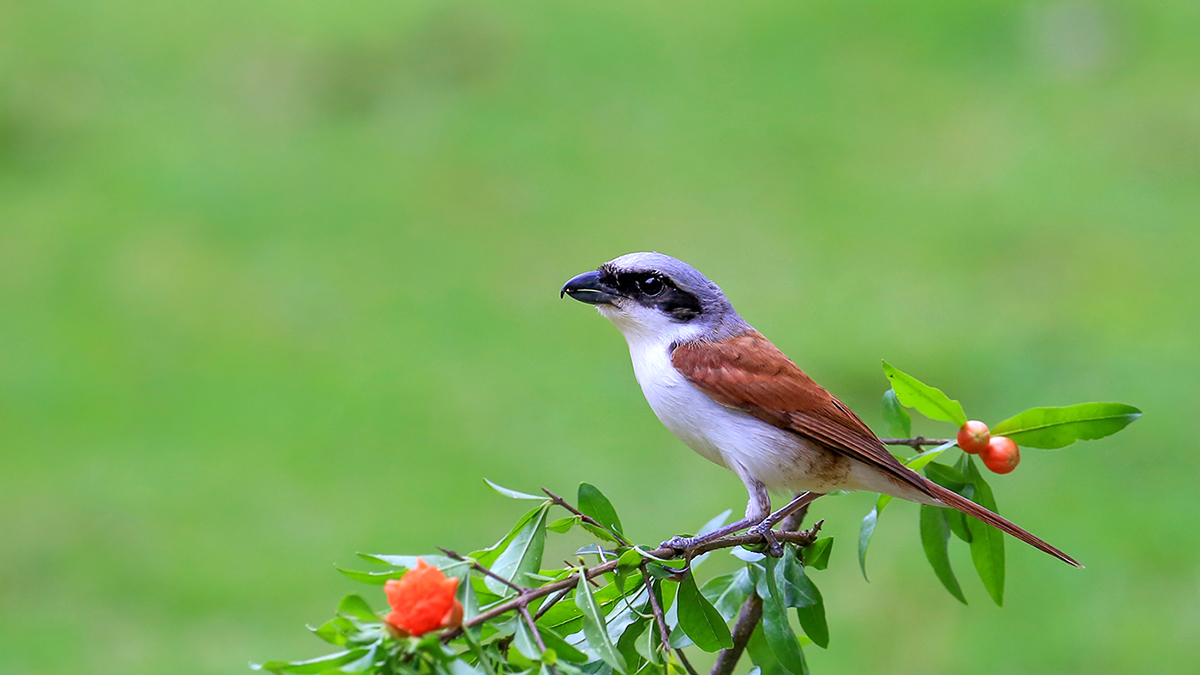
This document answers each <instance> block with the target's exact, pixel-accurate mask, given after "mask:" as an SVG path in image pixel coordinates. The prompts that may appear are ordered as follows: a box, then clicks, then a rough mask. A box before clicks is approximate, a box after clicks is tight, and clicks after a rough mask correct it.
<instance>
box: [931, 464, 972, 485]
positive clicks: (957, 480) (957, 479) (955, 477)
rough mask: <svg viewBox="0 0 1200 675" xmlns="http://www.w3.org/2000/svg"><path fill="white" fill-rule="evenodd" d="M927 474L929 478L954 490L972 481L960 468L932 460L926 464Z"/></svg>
mask: <svg viewBox="0 0 1200 675" xmlns="http://www.w3.org/2000/svg"><path fill="white" fill-rule="evenodd" d="M925 475H926V476H928V477H929V480H931V481H933V482H935V483H937V484H938V485H941V486H942V487H944V488H946V489H947V490H950V491H952V492H958V491H959V490H962V489H963V488H964V487H966V485H967V483H969V482H970V481H968V480H967V477H966V476H964V475H962V472H960V471H959V470H958V469H955V468H954V467H950V466H946V465H945V464H938V463H937V462H930V463H929V464H927V465H926V466H925Z"/></svg>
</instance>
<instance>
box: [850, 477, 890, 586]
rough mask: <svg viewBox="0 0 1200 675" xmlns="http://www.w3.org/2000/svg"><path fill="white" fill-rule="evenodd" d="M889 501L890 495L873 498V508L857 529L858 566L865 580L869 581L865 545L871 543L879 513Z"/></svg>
mask: <svg viewBox="0 0 1200 675" xmlns="http://www.w3.org/2000/svg"><path fill="white" fill-rule="evenodd" d="M891 501H892V498H891V496H890V495H879V499H877V500H875V508H873V509H871V512H870V513H868V514H867V516H866V517H865V518H863V521H862V526H861V527H860V528H859V530H858V566H859V568H860V569H862V575H863V579H866V580H867V581H870V579H868V578H867V546H869V545H870V544H871V535H873V534H875V526H876V525H878V524H879V514H881V513H883V510H884V509H885V508H886V507H887V505H888V504H889V503H890V502H891Z"/></svg>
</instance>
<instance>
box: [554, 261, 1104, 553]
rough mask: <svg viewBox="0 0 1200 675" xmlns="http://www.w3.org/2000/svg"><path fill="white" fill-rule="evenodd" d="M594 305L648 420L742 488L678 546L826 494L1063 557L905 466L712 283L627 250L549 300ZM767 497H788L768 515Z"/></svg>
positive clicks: (766, 533)
mask: <svg viewBox="0 0 1200 675" xmlns="http://www.w3.org/2000/svg"><path fill="white" fill-rule="evenodd" d="M563 296H570V297H571V298H573V299H575V300H578V301H580V302H583V303H586V304H589V305H594V306H595V307H596V309H597V310H598V311H599V312H600V314H601V315H603V316H604V317H605V318H607V319H608V320H609V321H611V322H612V323H613V324H615V325H616V327H617V329H618V330H620V332H621V334H622V335H623V336H624V337H625V341H626V342H627V343H628V346H629V355H630V358H631V360H632V361H633V372H634V375H635V377H636V378H637V381H638V384H639V385H640V386H641V389H642V393H643V394H644V395H645V398H646V401H647V402H648V403H649V404H650V408H651V409H652V410H653V411H654V414H655V415H656V416H657V417H658V419H659V420H660V421H661V422H662V424H663V425H664V426H665V427H666V428H667V429H668V430H670V431H671V433H672V434H674V435H675V436H676V437H677V438H678V439H679V440H680V441H682V442H683V443H684V444H685V445H687V446H688V447H689V448H691V449H692V450H694V451H695V452H696V453H697V454H699V455H700V456H701V457H704V458H705V459H707V460H709V461H711V462H714V463H715V464H718V465H720V466H722V467H725V468H726V469H729V470H730V471H732V472H733V473H734V474H736V475H737V477H738V478H739V479H741V481H742V483H743V484H744V485H745V487H746V491H747V492H748V493H749V500H748V502H747V505H746V512H745V518H743V519H741V520H738V521H736V522H734V523H731V524H729V525H726V526H725V527H722V528H719V529H717V530H714V531H713V532H710V533H708V534H707V535H704V536H703V537H675V538H673V539H671V540H670V541H668V542H664V545H665V546H670V547H672V548H675V549H680V550H686V549H687V548H689V547H692V546H695V545H696V544H697V543H699V542H700V541H702V540H707V539H708V538H711V537H716V536H722V535H725V534H728V533H731V532H737V531H740V530H743V529H747V528H749V531H750V532H751V533H755V534H759V535H762V536H763V537H764V539H766V541H767V542H768V544H769V545H770V547H771V549H772V550H773V552H778V550H779V548H778V547H779V544H778V542H777V540H776V539H775V538H774V537H773V536H772V535H771V528H772V527H773V526H774V524H775V523H777V522H778V521H779V520H781V519H782V518H783V517H785V516H786V515H787V514H788V513H791V512H793V511H795V510H797V509H798V508H799V507H801V506H804V505H806V504H808V503H809V502H811V501H812V500H813V499H816V498H817V497H819V496H821V495H824V494H827V493H829V492H833V491H855V490H864V491H869V492H878V493H881V494H887V495H891V496H893V497H897V498H900V499H904V500H907V501H911V502H917V503H920V504H928V505H932V506H939V507H948V508H953V509H957V510H959V511H961V512H963V513H965V514H967V515H970V516H972V517H974V518H977V519H979V520H980V521H983V522H984V523H987V524H988V525H991V526H993V527H996V528H998V529H1000V530H1002V531H1004V532H1006V533H1008V534H1010V535H1012V536H1014V537H1016V538H1017V539H1020V540H1021V541H1023V542H1026V543H1028V544H1030V545H1032V546H1034V547H1035V548H1037V549H1039V550H1041V551H1044V552H1046V553H1048V554H1050V555H1052V556H1054V557H1056V558H1058V559H1059V560H1062V561H1064V562H1066V563H1069V564H1071V565H1074V566H1076V567H1082V565H1080V564H1079V563H1078V562H1077V561H1076V560H1075V559H1074V558H1072V557H1071V556H1069V555H1067V554H1066V553H1063V552H1062V551H1060V550H1059V549H1057V548H1055V547H1054V546H1051V545H1050V544H1048V543H1047V542H1045V541H1043V540H1041V539H1039V538H1038V537H1036V536H1034V535H1033V534H1031V533H1029V532H1028V531H1026V530H1024V529H1022V528H1021V527H1018V526H1017V525H1015V524H1013V523H1011V522H1009V521H1008V520H1006V519H1005V518H1003V517H1001V516H999V515H997V514H995V513H993V512H992V511H990V510H988V509H986V508H984V507H982V506H980V505H978V504H976V503H975V502H973V501H971V500H969V499H967V498H965V497H963V496H962V495H959V494H958V493H956V492H952V491H951V490H948V489H946V488H944V487H942V486H940V485H938V484H937V483H934V482H933V481H931V480H929V479H927V478H925V477H924V476H922V475H921V474H919V473H917V472H916V471H913V470H912V469H909V468H908V467H906V466H905V465H904V464H903V463H901V462H900V461H899V460H898V459H896V458H895V457H894V456H892V454H891V453H890V452H888V450H887V447H886V446H885V445H884V444H883V443H882V442H881V441H880V440H879V438H878V437H877V436H876V435H875V434H874V432H872V431H871V429H870V428H869V427H868V426H867V425H866V424H865V423H864V422H863V421H862V420H861V419H860V418H859V417H858V416H857V415H855V414H854V412H853V411H851V410H850V408H848V407H847V406H846V405H845V404H843V403H842V402H841V401H839V400H838V399H837V398H836V397H835V396H834V395H833V394H831V393H829V391H827V390H826V389H825V388H824V387H822V386H821V385H819V384H817V383H816V382H815V381H814V380H813V379H812V378H811V377H809V376H808V375H807V374H806V373H805V372H804V371H803V370H801V369H800V367H799V366H797V365H796V364H795V363H794V362H793V361H792V360H791V359H789V358H788V357H787V356H785V355H784V353H783V352H782V351H780V350H779V349H778V348H777V347H776V346H775V345H774V344H772V343H771V342H770V341H769V340H768V339H767V338H766V337H764V336H763V335H762V334H761V333H759V332H758V331H757V330H755V329H754V328H753V327H752V326H751V325H750V324H749V323H747V322H746V321H745V320H744V319H743V318H742V317H741V316H740V315H739V314H738V313H737V311H736V310H734V308H733V305H732V304H730V302H729V300H728V299H727V298H726V297H725V294H724V293H723V292H722V291H721V289H720V287H718V286H717V285H716V284H715V283H713V282H712V281H709V279H708V278H707V277H705V276H704V275H703V274H701V273H700V272H699V271H697V270H696V269H695V268H693V267H692V266H691V265H688V264H687V263H685V262H683V261H681V260H678V259H676V258H672V257H671V256H668V255H665V254H662V253H658V252H637V253H629V254H626V255H623V256H620V257H618V258H615V259H613V260H610V261H608V262H606V263H604V264H602V265H600V267H599V268H598V269H596V270H592V271H589V272H584V273H583V274H580V275H578V276H575V277H574V278H572V279H571V280H569V281H568V282H567V283H566V284H565V285H564V286H563V287H562V290H561V292H560V293H559V297H560V298H561V297H563ZM770 490H786V491H790V492H793V493H797V497H796V498H795V499H793V500H792V501H791V502H790V503H789V504H788V505H787V506H785V507H783V508H781V509H780V510H778V511H776V512H774V513H772V512H771V498H770V493H769V491H770Z"/></svg>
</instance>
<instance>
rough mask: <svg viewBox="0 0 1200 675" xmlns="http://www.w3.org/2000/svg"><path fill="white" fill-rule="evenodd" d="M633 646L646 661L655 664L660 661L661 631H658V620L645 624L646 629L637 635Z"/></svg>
mask: <svg viewBox="0 0 1200 675" xmlns="http://www.w3.org/2000/svg"><path fill="white" fill-rule="evenodd" d="M633 648H634V649H636V650H637V653H638V655H639V656H641V657H642V658H643V659H646V661H647V662H649V663H653V664H655V665H658V664H660V663H662V654H661V650H662V633H661V632H660V631H659V628H658V622H656V621H650V622H648V623H647V624H646V630H644V631H642V633H641V634H639V635H638V636H637V640H636V641H635V642H634V644H633Z"/></svg>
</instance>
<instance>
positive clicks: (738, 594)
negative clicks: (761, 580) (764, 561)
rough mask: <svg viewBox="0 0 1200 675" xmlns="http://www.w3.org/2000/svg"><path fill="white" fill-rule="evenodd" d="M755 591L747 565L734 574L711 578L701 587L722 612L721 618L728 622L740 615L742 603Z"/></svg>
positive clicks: (703, 592) (709, 599) (702, 591)
mask: <svg viewBox="0 0 1200 675" xmlns="http://www.w3.org/2000/svg"><path fill="white" fill-rule="evenodd" d="M753 591H754V584H752V583H750V572H749V571H747V570H746V568H745V567H743V568H741V569H739V570H738V571H736V572H734V573H733V574H726V575H725V576H720V577H716V578H715V579H709V580H708V583H706V584H704V587H703V588H701V589H700V592H701V593H702V594H703V595H704V597H705V598H708V601H709V602H711V603H712V604H713V607H716V608H717V611H718V612H720V613H721V618H723V619H725V621H727V622H728V621H732V620H733V618H734V617H735V616H737V615H738V611H740V610H741V608H742V603H743V602H745V601H746V598H747V597H749V595H750V593H752V592H753Z"/></svg>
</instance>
